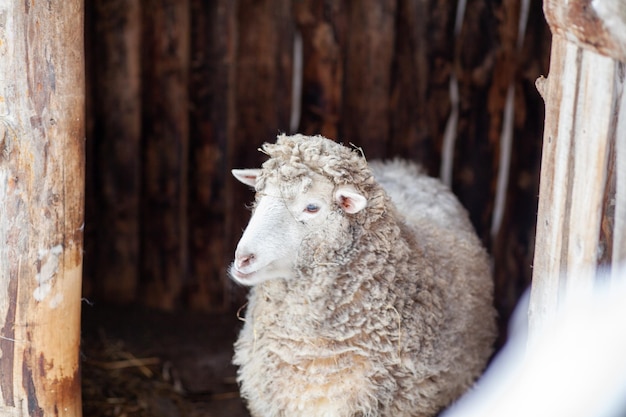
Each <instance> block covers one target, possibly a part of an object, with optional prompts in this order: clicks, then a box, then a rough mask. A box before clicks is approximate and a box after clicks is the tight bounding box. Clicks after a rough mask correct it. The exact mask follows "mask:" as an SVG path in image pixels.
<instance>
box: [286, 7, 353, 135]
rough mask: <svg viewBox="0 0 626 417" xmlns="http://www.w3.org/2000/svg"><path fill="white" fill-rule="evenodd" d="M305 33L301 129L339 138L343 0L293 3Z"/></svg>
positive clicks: (341, 91)
mask: <svg viewBox="0 0 626 417" xmlns="http://www.w3.org/2000/svg"><path fill="white" fill-rule="evenodd" d="M293 7H294V17H295V20H296V23H297V24H298V29H299V30H300V33H301V34H302V43H303V61H304V66H303V71H302V113H301V118H300V126H299V129H298V132H300V133H304V134H307V135H312V134H321V135H323V136H326V137H327V138H332V139H339V137H338V135H339V121H340V119H341V109H342V100H343V53H342V51H343V50H344V46H345V45H344V42H345V30H346V21H345V20H346V15H345V7H344V4H343V2H334V1H330V0H325V1H314V0H306V1H299V2H295V3H294V6H293Z"/></svg>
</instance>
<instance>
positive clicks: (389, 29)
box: [86, 0, 550, 322]
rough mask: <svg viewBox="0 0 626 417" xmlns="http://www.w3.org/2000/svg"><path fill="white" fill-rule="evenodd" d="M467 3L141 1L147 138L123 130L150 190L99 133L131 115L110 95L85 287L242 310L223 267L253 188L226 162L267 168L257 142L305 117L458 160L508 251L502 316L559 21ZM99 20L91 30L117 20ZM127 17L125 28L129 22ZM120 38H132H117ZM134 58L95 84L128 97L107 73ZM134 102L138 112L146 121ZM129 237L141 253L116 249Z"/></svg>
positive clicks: (515, 282)
mask: <svg viewBox="0 0 626 417" xmlns="http://www.w3.org/2000/svg"><path fill="white" fill-rule="evenodd" d="M461 3H462V2H458V1H456V0H443V1H442V0H428V1H423V0H377V1H369V0H368V1H364V2H363V1H347V2H334V1H326V0H322V1H312V0H301V1H300V0H299V1H290V0H278V1H269V0H260V1H259V0H255V1H252V0H240V1H238V2H231V1H227V0H220V1H215V2H202V1H199V0H188V1H187V2H182V3H176V6H175V7H174V3H173V2H172V3H171V4H169V3H168V2H167V1H161V2H158V1H156V0H154V1H152V2H150V1H148V0H144V2H142V8H143V9H142V12H141V17H140V19H141V22H140V24H137V25H134V27H138V26H141V27H142V29H141V30H142V33H143V36H142V39H141V46H140V47H139V48H140V50H141V51H143V52H142V53H141V56H140V58H139V59H140V62H139V64H138V65H139V66H140V67H141V79H140V80H139V87H138V88H140V90H141V91H140V93H139V94H138V96H140V98H139V99H138V100H139V103H137V105H136V106H134V107H133V109H135V110H136V111H137V112H139V113H141V116H140V118H141V121H142V123H141V128H140V133H139V135H140V139H139V140H137V139H136V133H133V132H136V129H135V128H133V127H129V128H128V129H125V130H124V131H123V133H122V134H123V135H125V136H124V137H125V138H134V139H124V140H121V139H120V142H123V143H129V142H130V143H131V144H133V145H127V146H129V147H130V146H135V145H136V144H137V143H138V145H137V146H138V148H133V152H135V157H134V159H133V160H134V161H135V162H134V165H136V166H138V167H133V168H132V169H133V170H134V171H132V172H135V173H136V172H138V173H139V174H138V175H139V179H138V184H139V191H134V188H133V187H134V186H131V184H134V183H133V182H132V181H128V182H125V181H124V180H123V178H124V177H125V176H130V177H131V178H132V175H131V174H130V172H131V171H126V174H122V173H123V172H124V170H125V169H126V168H124V167H127V168H128V169H130V167H131V166H133V164H132V163H131V162H128V163H124V162H123V161H124V157H123V154H120V155H119V156H116V154H118V153H120V152H121V148H115V149H113V148H111V147H113V146H115V145H113V143H115V140H113V139H109V135H110V134H111V133H106V132H112V130H111V128H109V129H108V130H107V129H104V130H101V129H97V128H95V126H102V125H103V123H104V121H105V120H107V122H106V123H107V124H112V122H111V121H109V119H107V117H108V118H111V117H116V118H118V119H119V120H122V116H121V115H119V114H118V115H116V116H105V115H104V114H102V113H101V112H109V111H108V110H105V104H104V103H105V102H104V101H102V104H98V103H94V108H95V109H96V110H95V111H94V113H93V114H92V115H91V116H92V117H93V118H95V121H94V123H93V125H94V137H95V140H96V141H97V142H98V143H96V144H95V145H94V149H95V150H98V152H95V150H94V152H93V154H94V155H93V156H94V161H98V162H94V163H97V164H98V165H97V166H98V167H99V168H98V169H97V170H95V171H96V172H94V173H93V175H91V176H90V183H91V184H97V187H98V188H97V189H96V190H95V191H94V196H93V198H91V200H90V201H94V203H91V204H95V205H97V210H96V211H97V213H96V214H95V215H94V216H95V217H94V223H95V225H94V228H95V229H96V230H95V231H94V233H93V236H96V237H97V236H100V237H101V238H102V239H100V238H95V237H94V240H95V243H94V245H93V248H92V250H91V251H90V252H88V259H89V260H93V262H95V263H97V265H96V266H90V265H87V270H88V271H94V272H93V274H92V275H91V276H90V277H89V281H90V282H92V281H93V285H90V287H89V288H92V290H91V293H89V294H86V295H87V296H90V297H93V298H95V299H106V300H110V301H126V300H129V299H132V300H136V301H139V302H142V303H148V304H151V305H156V306H160V307H163V308H175V307H193V308H199V309H209V310H224V309H229V308H237V307H239V306H240V305H241V304H242V303H243V298H244V297H243V294H244V293H245V291H243V290H241V289H238V288H237V287H236V286H234V285H233V284H232V283H230V281H229V279H228V277H227V274H226V267H227V265H228V263H229V261H230V259H231V258H232V255H233V252H234V248H235V245H236V242H237V240H238V239H239V237H240V236H241V231H242V229H243V228H244V227H245V224H246V221H247V219H248V218H249V212H248V211H247V209H246V207H245V206H246V203H248V202H249V201H251V199H252V194H251V192H250V190H248V189H247V188H246V187H245V186H243V185H241V184H238V183H236V182H235V181H234V180H233V179H232V178H231V176H230V169H232V168H241V167H254V166H258V165H259V164H260V163H261V162H262V161H263V160H264V155H262V154H261V153H260V152H258V151H257V148H258V147H259V146H260V145H261V144H262V143H263V142H266V141H274V140H275V137H276V134H277V133H281V132H286V133H290V132H291V129H292V128H293V126H294V121H295V126H297V128H296V130H297V131H299V132H303V133H307V134H317V133H321V134H323V135H325V136H327V137H330V138H332V139H335V140H337V141H340V142H342V143H344V144H347V145H349V144H350V143H352V144H354V145H355V146H358V147H361V148H362V149H363V151H364V153H365V155H366V157H367V158H369V159H374V158H391V157H395V156H401V157H405V158H408V159H412V160H415V161H418V162H420V163H421V164H423V166H424V168H425V170H426V171H428V172H429V173H430V174H432V175H437V174H438V173H439V172H440V167H441V166H442V165H445V166H446V167H447V168H446V170H447V172H448V173H449V179H450V180H449V183H450V185H451V187H452V188H453V190H454V191H455V192H456V193H457V195H458V196H459V197H460V199H461V201H462V203H463V204H464V205H465V206H466V207H467V208H468V211H469V213H470V216H471V219H472V221H473V222H474V225H475V226H476V229H477V231H478V233H479V235H480V236H481V237H482V238H483V240H484V242H485V244H486V245H487V247H488V248H489V250H490V251H491V252H492V253H493V255H494V271H495V276H496V299H497V300H498V304H499V309H500V313H501V318H502V321H503V322H506V320H507V318H508V315H509V313H510V311H511V310H512V308H513V306H514V304H515V302H516V300H517V297H518V296H519V295H520V293H521V292H522V291H523V289H524V288H525V287H526V286H527V285H528V283H529V281H530V265H531V264H532V255H531V254H532V250H533V233H534V224H535V223H534V220H535V213H536V204H537V200H536V195H537V189H538V180H539V155H540V153H541V146H540V137H541V133H542V124H541V121H542V120H543V106H542V101H541V97H540V96H539V94H538V93H537V91H536V89H535V86H534V81H535V79H536V78H537V77H538V76H540V75H541V74H542V73H545V71H546V70H547V62H548V56H549V47H550V33H549V30H548V28H547V25H546V24H545V22H544V20H543V14H542V9H541V3H540V2H539V1H537V0H535V1H526V0H506V1H502V2H499V3H493V2H487V1H485V0H476V1H471V2H467V7H466V8H465V9H463V10H461V9H459V7H460V4H461ZM168 4H169V5H168ZM148 5H149V6H150V7H148ZM118 7H122V6H118ZM525 7H528V9H525ZM183 9H184V10H183ZM523 10H528V13H527V14H525V13H524V12H523ZM124 13H130V11H129V10H125V11H124ZM185 13H188V14H189V15H190V17H182V16H184V15H185ZM118 14H119V12H118ZM123 15H124V14H123ZM524 16H527V19H526V18H524ZM99 19H102V17H100V16H99V15H97V16H95V20H96V22H94V25H92V27H96V28H98V27H104V26H102V25H101V26H98V24H97V21H98V20H99ZM168 19H169V20H171V22H170V21H169V20H168ZM168 25H169V26H168ZM124 27H125V26H118V29H119V28H122V29H120V31H122V32H124V31H126V30H130V29H128V28H126V29H124ZM171 28H174V29H171ZM111 30H113V29H111ZM172 30H174V32H172ZM107 36H108V38H110V39H111V40H110V41H108V40H107V39H108V38H107ZM113 39H118V40H120V42H126V43H127V45H126V46H125V47H123V48H122V47H121V46H120V47H115V46H114V41H113ZM122 39H123V41H122ZM131 39H133V37H132V35H130V34H126V35H122V34H108V35H106V36H105V34H104V33H103V34H102V37H101V40H97V41H96V42H97V44H101V45H102V47H103V48H104V51H108V50H109V49H111V48H115V51H109V52H106V53H103V54H99V55H98V56H97V57H96V56H94V57H93V59H92V61H95V60H112V59H113V58H112V57H116V56H118V57H121V56H122V52H123V51H131V49H132V48H133V46H132V45H136V44H132V42H131ZM168 39H169V41H168ZM299 39H301V41H302V44H301V45H302V48H301V52H300V51H299V50H298V48H297V46H298V45H299V41H298V40H299ZM134 47H136V46H134ZM159 51H160V52H159ZM185 51H186V52H185ZM300 53H301V56H300V55H299V54H300ZM300 58H301V59H302V70H301V72H300V71H298V70H297V66H296V63H298V62H300ZM135 59H137V58H136V57H135V58H133V59H131V58H130V57H129V56H128V55H126V57H125V58H123V59H122V58H120V60H121V62H120V64H119V65H114V64H105V63H103V65H101V69H100V70H96V69H95V67H96V64H95V63H94V62H92V63H91V64H92V65H93V68H94V70H93V71H92V72H93V73H95V75H94V74H91V75H92V76H93V77H94V81H93V83H92V84H93V85H94V86H98V90H100V89H104V88H105V85H110V87H109V88H110V90H111V95H112V96H117V97H126V96H125V95H122V94H116V93H115V87H114V85H115V83H120V84H121V83H122V81H121V78H120V79H118V80H117V81H115V80H110V81H109V80H108V79H107V76H106V72H105V71H108V70H106V68H118V69H121V68H128V67H130V66H131V65H133V66H134V65H135V64H134V62H135V61H134V60H135ZM124 60H126V61H127V62H126V61H124ZM131 62H133V64H131ZM111 71H112V69H111ZM120 71H121V70H120ZM298 85H301V86H302V87H301V91H298ZM118 88H119V87H118ZM133 88H134V87H133ZM453 90H454V91H456V95H455V94H453V92H454V91H453ZM131 95H132V94H130V93H129V97H128V100H129V101H132V100H133V99H132V97H130V96H131ZM294 100H298V101H296V102H294ZM97 106H101V107H100V108H101V109H102V110H97V109H98V108H99V107H97ZM135 110H133V111H132V112H131V111H127V114H126V115H125V116H124V120H126V121H125V122H124V123H128V124H132V123H135V122H136V118H137V117H138V116H137V115H136V114H135V113H134V111H135ZM110 112H115V110H110ZM298 115H299V117H298ZM453 115H454V117H453ZM126 118H128V119H126ZM507 135H508V136H507ZM505 137H509V138H511V139H510V140H509V141H508V142H506V141H505V139H504V138H505ZM446 138H451V140H446ZM102 141H106V142H111V145H109V144H107V145H105V144H104V143H100V142H102ZM505 142H506V143H507V145H506V146H505V145H501V144H502V143H505ZM102 152H106V153H107V154H108V155H110V156H108V155H107V156H105V155H103V154H102ZM108 158H110V160H109V159H108ZM118 159H119V160H118ZM129 161H130V160H129ZM118 167H119V168H120V169H119V171H120V172H119V173H118ZM100 177H101V178H102V179H100ZM104 179H107V181H106V182H105V181H104ZM95 181H98V182H95ZM106 184H109V185H106ZM105 185H106V186H105ZM110 190H114V191H110ZM126 192H128V193H129V194H132V193H134V194H135V195H134V196H130V195H125V194H124V193H126ZM106 193H110V194H108V195H107V194H106ZM137 201H138V203H137ZM105 203H106V204H105ZM111 204H112V205H114V206H116V207H114V208H112V207H110V205H111ZM135 206H138V209H137V218H138V219H140V220H136V223H137V224H138V226H131V224H132V223H131V222H129V221H127V222H126V223H124V222H125V220H124V216H125V214H124V213H125V211H124V210H126V209H128V210H130V212H132V213H135V212H134V211H133V210H134V209H131V208H132V207H135ZM103 211H106V212H110V213H111V214H109V215H110V217H108V218H106V217H105V216H106V215H107V214H105V213H103ZM129 216H130V217H131V218H132V217H133V216H134V214H132V215H129ZM105 218H106V219H107V220H106V223H103V222H102V221H101V220H100V219H105ZM116 224H117V225H118V226H115V227H111V226H109V225H116ZM124 224H126V226H121V225H124ZM131 227H138V228H139V230H141V233H140V234H139V238H138V242H136V241H133V240H132V239H125V238H122V236H124V233H125V232H124V231H125V230H127V231H128V230H130V228H131ZM101 228H109V229H110V231H99V230H98V229H101ZM112 234H119V235H120V237H119V238H118V243H111V242H110V240H111V239H114V237H113V236H111V235H112ZM90 236H91V234H90ZM101 240H102V241H101ZM122 240H123V241H124V242H125V243H122V242H121V241H122ZM124 244H125V245H126V246H125V248H127V249H125V250H128V253H126V254H124V255H122V256H118V254H117V252H116V251H117V250H118V249H121V248H122V247H124V246H123V245H124ZM137 246H138V247H139V249H138V253H139V254H138V255H133V251H134V250H137V249H134V248H136V247H137ZM98 247H102V250H100V249H98ZM114 248H118V249H114ZM93 251H95V252H97V255H90V253H91V252H93ZM135 256H138V257H139V259H140V260H139V262H138V265H139V266H138V267H137V269H138V271H137V272H136V273H137V274H138V277H135V278H134V279H132V278H131V279H129V280H128V281H126V283H125V284H122V283H119V282H118V280H116V279H115V278H114V275H115V273H112V272H108V271H122V270H126V271H131V268H130V267H129V268H126V267H124V266H122V265H123V264H125V265H129V264H131V263H132V259H133V257H135ZM116 263H119V264H120V265H117V266H113V265H114V264H116ZM116 268H118V269H116ZM105 271H107V272H105ZM96 277H100V278H96ZM100 279H102V280H103V281H105V282H99V280H100ZM105 289H106V290H105ZM115 291H119V292H121V293H123V295H122V294H120V295H116V294H115Z"/></svg>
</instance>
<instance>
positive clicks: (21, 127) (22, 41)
mask: <svg viewBox="0 0 626 417" xmlns="http://www.w3.org/2000/svg"><path fill="white" fill-rule="evenodd" d="M83 68H84V58H83V2H82V1H78V0H67V1H63V2H52V3H45V2H32V1H26V2H24V1H17V0H9V1H4V2H2V3H0V74H2V76H0V242H2V244H0V357H1V358H2V360H1V361H0V414H2V415H3V416H16V417H17V416H53V415H61V414H62V415H63V416H68V417H79V416H81V413H82V412H81V396H80V377H79V365H78V349H79V344H80V300H81V269H82V241H83V226H84V223H83V222H84V219H83V196H84V191H83V190H84V141H85V136H84V134H85V132H84V92H85V90H84V69H83Z"/></svg>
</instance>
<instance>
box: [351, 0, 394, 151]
mask: <svg viewBox="0 0 626 417" xmlns="http://www.w3.org/2000/svg"><path fill="white" fill-rule="evenodd" d="M396 7H397V4H396V0H386V1H378V0H351V1H348V2H347V6H346V13H347V26H348V30H347V32H346V52H345V66H344V72H345V74H349V75H347V76H346V77H345V78H344V80H345V81H344V99H343V110H342V114H343V115H344V117H343V118H342V120H341V122H342V123H341V131H340V136H341V139H342V140H345V141H346V142H352V143H355V144H358V145H362V146H364V145H365V144H367V148H366V149H367V154H366V156H367V157H368V158H381V157H384V156H385V155H386V153H387V146H388V142H389V140H388V138H389V100H390V97H391V68H392V63H393V49H394V48H393V45H394V41H395V21H396V19H395V15H396Z"/></svg>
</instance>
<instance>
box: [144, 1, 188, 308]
mask: <svg viewBox="0 0 626 417" xmlns="http://www.w3.org/2000/svg"><path fill="white" fill-rule="evenodd" d="M189 4H190V3H189V0H183V1H181V0H145V1H144V2H143V9H142V11H143V19H144V20H143V22H144V27H143V42H144V44H143V48H142V50H143V54H144V57H143V60H144V62H149V63H150V64H149V65H143V66H142V76H143V80H144V82H146V83H147V85H148V86H150V88H144V89H143V90H142V95H143V124H142V130H143V132H144V134H145V135H146V137H149V138H150V140H149V141H145V142H143V155H142V159H141V162H142V175H143V187H142V190H141V191H142V202H141V210H142V215H141V226H140V228H141V238H142V249H141V250H142V258H141V271H142V274H141V290H140V291H141V292H142V295H141V296H142V297H143V299H144V300H145V302H146V303H147V304H148V305H151V306H155V307H162V308H166V309H172V308H173V307H174V306H175V305H177V304H178V302H179V298H180V295H181V289H182V285H183V281H182V280H181V277H185V276H186V275H187V273H188V267H189V265H188V262H187V260H188V258H187V251H188V240H187V236H188V229H187V216H188V212H187V208H188V204H187V202H188V194H187V188H188V177H189V159H188V156H189V104H188V99H189V97H188V96H189V94H188V88H189V87H188V78H189V48H190V46H189V44H190V33H189V29H188V28H189V24H190V9H189Z"/></svg>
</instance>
